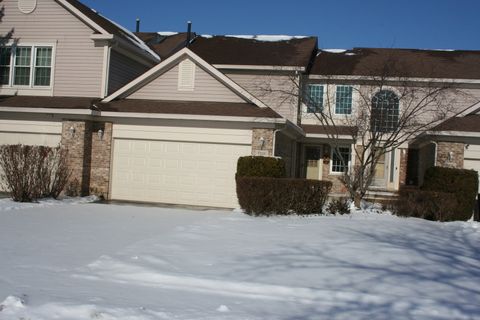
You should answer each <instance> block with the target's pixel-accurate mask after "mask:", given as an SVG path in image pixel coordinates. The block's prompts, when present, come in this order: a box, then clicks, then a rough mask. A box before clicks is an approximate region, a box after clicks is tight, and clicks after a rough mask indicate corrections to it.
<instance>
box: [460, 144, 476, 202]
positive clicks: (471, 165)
mask: <svg viewBox="0 0 480 320" xmlns="http://www.w3.org/2000/svg"><path fill="white" fill-rule="evenodd" d="M464 156H465V159H464V163H463V167H464V168H465V169H473V170H475V171H477V172H478V173H479V175H480V145H475V144H471V145H469V146H468V148H466V149H465V155H464ZM478 193H480V183H479V188H478Z"/></svg>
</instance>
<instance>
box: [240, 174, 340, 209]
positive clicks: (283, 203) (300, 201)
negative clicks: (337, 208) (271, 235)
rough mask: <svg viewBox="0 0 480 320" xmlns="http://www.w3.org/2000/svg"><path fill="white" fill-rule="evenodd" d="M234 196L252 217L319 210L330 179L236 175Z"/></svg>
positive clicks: (324, 198) (329, 188) (325, 195)
mask: <svg viewBox="0 0 480 320" xmlns="http://www.w3.org/2000/svg"><path fill="white" fill-rule="evenodd" d="M236 180H237V196H238V202H239V204H240V207H241V208H242V209H243V210H245V213H247V214H249V215H254V216H261V215H266V216H269V215H286V214H315V213H322V209H323V206H324V204H325V202H326V200H327V197H328V194H329V193H330V190H331V188H332V183H331V182H330V181H318V180H307V179H289V178H271V177H241V176H237V178H236Z"/></svg>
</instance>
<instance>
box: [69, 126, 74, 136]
mask: <svg viewBox="0 0 480 320" xmlns="http://www.w3.org/2000/svg"><path fill="white" fill-rule="evenodd" d="M68 133H69V134H70V138H73V137H74V136H75V128H74V127H70V128H69V129H68Z"/></svg>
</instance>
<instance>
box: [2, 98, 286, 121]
mask: <svg viewBox="0 0 480 320" xmlns="http://www.w3.org/2000/svg"><path fill="white" fill-rule="evenodd" d="M2 107H17V108H52V109H85V110H96V111H109V112H138V113H167V114H190V115H207V116H209V115H211V116H231V117H258V118H281V116H280V115H279V114H278V113H276V112H275V111H273V110H272V109H270V108H260V107H257V106H255V105H254V104H251V103H233V102H206V101H161V100H137V99H123V100H115V101H112V102H109V103H102V102H100V100H99V99H98V98H84V97H37V96H0V111H1V110H2Z"/></svg>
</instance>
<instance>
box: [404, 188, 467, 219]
mask: <svg viewBox="0 0 480 320" xmlns="http://www.w3.org/2000/svg"><path fill="white" fill-rule="evenodd" d="M457 207H458V200H457V198H456V196H455V194H453V193H447V192H438V191H424V190H419V189H417V188H409V189H402V190H400V194H399V198H398V200H397V201H396V203H395V206H394V213H395V214H396V215H397V216H400V217H414V218H422V219H427V220H433V221H452V220H458V219H456V218H457V217H458V212H459V211H458V208H457Z"/></svg>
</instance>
